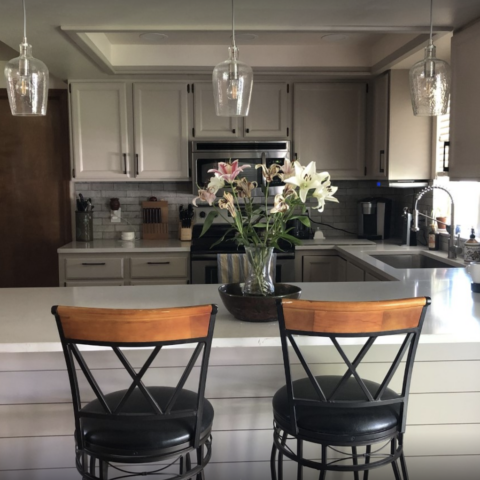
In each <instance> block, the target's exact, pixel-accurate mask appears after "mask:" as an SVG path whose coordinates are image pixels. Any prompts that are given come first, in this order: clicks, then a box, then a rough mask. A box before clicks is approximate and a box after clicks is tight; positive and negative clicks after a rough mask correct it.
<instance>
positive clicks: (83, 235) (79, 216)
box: [75, 212, 93, 242]
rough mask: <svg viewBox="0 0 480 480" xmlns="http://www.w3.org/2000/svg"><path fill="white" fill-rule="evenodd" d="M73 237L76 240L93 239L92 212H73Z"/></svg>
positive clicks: (87, 240) (88, 240)
mask: <svg viewBox="0 0 480 480" xmlns="http://www.w3.org/2000/svg"><path fill="white" fill-rule="evenodd" d="M75 238H76V240H77V242H91V241H93V212H75Z"/></svg>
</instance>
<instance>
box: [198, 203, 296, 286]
mask: <svg viewBox="0 0 480 480" xmlns="http://www.w3.org/2000/svg"><path fill="white" fill-rule="evenodd" d="M210 210H211V208H210V207H198V208H196V209H195V225H194V226H193V231H192V244H191V247H190V272H191V279H190V280H191V283H193V284H205V283H208V284H210V283H218V269H217V254H218V253H244V252H245V250H244V249H243V248H242V247H237V244H236V243H235V242H234V241H232V240H225V241H223V242H222V243H221V244H219V245H216V246H214V247H212V244H214V243H215V242H216V241H217V240H219V239H220V238H222V237H223V235H224V234H225V233H226V231H227V230H228V229H229V228H230V227H229V225H228V224H226V223H225V221H222V220H221V219H220V218H219V217H217V219H216V222H214V224H213V225H212V226H211V227H210V229H209V230H208V232H207V233H206V234H205V235H204V236H203V237H200V234H201V232H202V228H203V222H204V220H205V218H206V217H207V215H208V212H209V211H210ZM232 236H233V234H232V235H231V236H230V237H228V238H232ZM282 250H283V251H279V250H275V252H276V254H277V262H276V276H275V282H277V283H278V282H294V281H295V247H294V246H292V245H290V244H288V243H287V244H282Z"/></svg>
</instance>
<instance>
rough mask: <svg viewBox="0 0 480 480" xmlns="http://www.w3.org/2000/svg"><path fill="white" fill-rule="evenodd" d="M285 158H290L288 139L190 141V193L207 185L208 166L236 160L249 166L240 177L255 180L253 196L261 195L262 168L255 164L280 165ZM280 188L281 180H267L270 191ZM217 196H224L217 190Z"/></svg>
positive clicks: (215, 167)
mask: <svg viewBox="0 0 480 480" xmlns="http://www.w3.org/2000/svg"><path fill="white" fill-rule="evenodd" d="M285 158H290V141H288V140H286V141H284V140H281V141H265V142H262V141H206V142H200V141H193V142H192V143H191V159H192V181H193V182H192V183H193V193H194V194H195V195H196V194H197V191H198V188H204V187H206V186H207V185H208V183H209V180H210V178H211V177H213V173H208V171H209V170H211V169H215V170H216V169H218V163H219V162H228V161H229V160H232V161H233V160H238V163H239V166H242V165H250V166H251V168H247V169H245V170H244V171H243V172H242V174H241V176H242V177H246V178H247V179H248V180H249V181H250V182H253V181H255V182H257V185H258V187H259V188H256V189H255V190H253V192H252V194H253V196H263V195H264V193H263V190H262V187H263V186H264V182H263V177H262V171H261V169H256V168H255V166H256V165H262V164H263V165H265V166H266V167H269V166H270V165H272V164H273V163H275V164H277V165H283V162H284V160H285ZM279 187H283V183H282V182H281V180H280V179H275V180H274V182H271V183H270V191H269V193H270V194H272V195H274V194H275V193H278V190H279V189H280V188H279ZM217 195H218V196H221V195H223V192H222V191H221V190H220V191H219V192H218V193H217Z"/></svg>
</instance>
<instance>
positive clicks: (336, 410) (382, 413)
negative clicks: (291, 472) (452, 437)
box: [272, 375, 400, 444]
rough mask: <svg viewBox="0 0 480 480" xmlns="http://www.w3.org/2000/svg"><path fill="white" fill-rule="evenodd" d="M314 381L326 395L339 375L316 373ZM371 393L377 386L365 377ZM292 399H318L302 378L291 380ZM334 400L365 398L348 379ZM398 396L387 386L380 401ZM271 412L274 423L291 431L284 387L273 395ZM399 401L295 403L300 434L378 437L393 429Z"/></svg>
mask: <svg viewBox="0 0 480 480" xmlns="http://www.w3.org/2000/svg"><path fill="white" fill-rule="evenodd" d="M316 378H317V381H318V383H319V385H320V387H321V388H322V390H323V392H324V393H325V395H326V396H327V398H328V396H329V395H330V394H331V393H332V392H333V389H334V388H335V387H336V385H337V384H338V382H339V380H340V378H341V377H339V376H334V375H331V376H318V377H316ZM364 383H365V385H366V386H367V388H368V389H369V390H370V392H371V393H372V395H375V393H376V391H377V390H378V388H379V385H378V384H377V383H375V382H371V381H368V380H364ZM293 386H294V392H295V398H297V399H298V398H302V399H309V400H319V398H318V395H317V394H316V392H315V390H314V388H313V386H312V384H311V382H310V380H309V379H308V378H303V379H301V380H296V381H294V382H293ZM338 393H339V394H338V397H337V398H336V399H337V400H349V401H352V400H359V401H364V400H366V397H365V394H364V393H363V391H362V390H361V388H360V386H359V385H358V383H357V381H356V380H355V379H354V378H350V379H349V380H348V381H347V383H346V384H345V385H344V386H343V387H342V388H341V390H340V391H339V392H338ZM393 398H398V395H397V394H396V393H395V392H394V391H393V390H390V389H387V390H386V391H385V394H384V395H383V398H382V399H383V400H387V399H393ZM272 403H273V413H274V417H275V420H276V421H277V423H278V424H279V425H280V426H281V427H282V428H283V429H284V430H285V431H287V432H289V433H294V432H292V431H291V430H292V428H291V425H290V411H289V408H288V394H287V387H286V386H284V387H282V388H280V389H279V390H278V391H277V392H276V393H275V395H274V397H273V402H272ZM399 412H400V404H395V405H387V406H375V407H353V408H352V407H348V406H346V407H333V408H332V407H330V406H329V405H328V404H327V403H324V404H320V405H318V406H303V405H301V406H300V405H299V406H297V423H298V428H299V431H300V433H301V434H302V435H303V436H305V437H309V438H311V439H313V440H319V441H320V440H322V439H325V437H328V438H338V441H339V444H341V442H342V440H345V439H350V440H352V439H353V437H355V439H356V440H360V439H361V438H362V437H371V436H372V435H373V436H375V435H378V436H381V435H382V434H383V433H386V432H389V431H391V430H396V429H397V427H398V423H399V418H400V414H399Z"/></svg>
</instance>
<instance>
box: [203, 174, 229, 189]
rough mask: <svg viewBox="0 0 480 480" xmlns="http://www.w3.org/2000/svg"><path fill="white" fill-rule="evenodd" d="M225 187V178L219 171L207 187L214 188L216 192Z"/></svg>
mask: <svg viewBox="0 0 480 480" xmlns="http://www.w3.org/2000/svg"><path fill="white" fill-rule="evenodd" d="M223 187H225V180H224V179H223V177H221V176H220V175H218V174H217V173H216V174H215V176H214V177H211V178H210V182H209V184H208V185H207V188H208V189H212V190H213V192H214V193H217V192H218V191H219V190H220V189H221V188H223Z"/></svg>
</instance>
